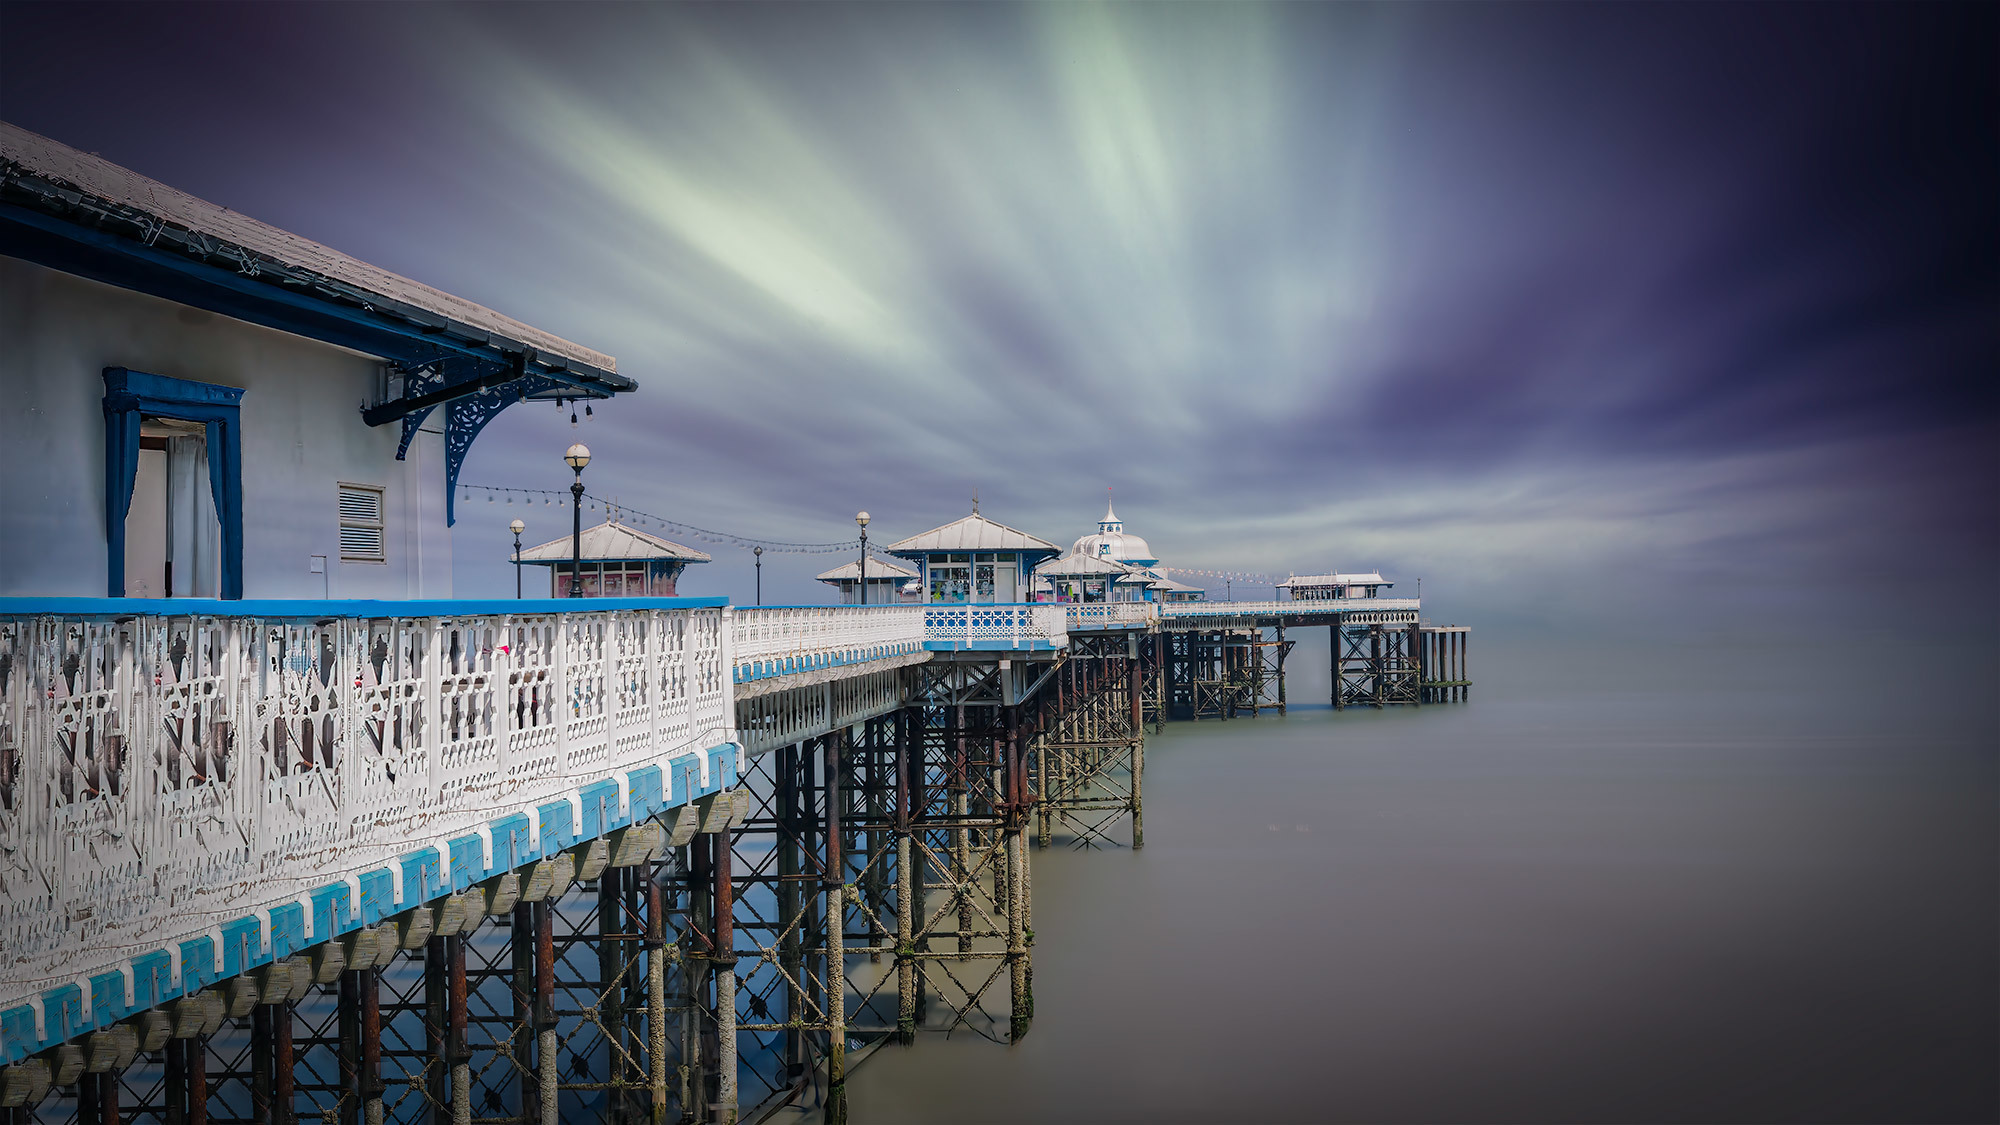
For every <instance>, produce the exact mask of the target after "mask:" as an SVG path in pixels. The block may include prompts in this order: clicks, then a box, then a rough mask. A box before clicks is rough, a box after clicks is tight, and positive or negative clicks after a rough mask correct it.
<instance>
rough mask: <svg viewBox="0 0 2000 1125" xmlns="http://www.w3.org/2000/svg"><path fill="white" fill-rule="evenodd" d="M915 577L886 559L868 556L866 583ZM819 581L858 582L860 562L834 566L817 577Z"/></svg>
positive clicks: (914, 573)
mask: <svg viewBox="0 0 2000 1125" xmlns="http://www.w3.org/2000/svg"><path fill="white" fill-rule="evenodd" d="M916 576H917V572H916V571H914V570H911V569H910V568H909V567H907V566H904V565H903V564H901V563H894V562H890V561H889V560H888V559H878V558H875V557H873V556H870V557H869V559H868V581H870V582H873V581H875V580H876V579H878V578H899V579H900V578H915V577H916ZM819 580H820V581H821V582H858V581H860V580H861V560H859V559H856V560H855V561H853V562H851V563H847V564H845V565H842V566H836V567H834V568H833V569H832V570H829V571H827V572H826V573H825V574H822V575H819Z"/></svg>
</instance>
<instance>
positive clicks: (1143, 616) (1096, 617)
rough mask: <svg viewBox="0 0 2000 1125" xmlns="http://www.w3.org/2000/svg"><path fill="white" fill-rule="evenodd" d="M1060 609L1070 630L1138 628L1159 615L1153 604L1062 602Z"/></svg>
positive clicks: (1156, 605)
mask: <svg viewBox="0 0 2000 1125" xmlns="http://www.w3.org/2000/svg"><path fill="white" fill-rule="evenodd" d="M1062 607H1063V613H1064V615H1065V617H1067V619H1068V621H1069V627H1070V628H1072V629H1131V628H1138V627H1143V626H1146V625H1151V624H1152V623H1153V622H1154V621H1156V620H1158V618H1159V615H1160V614H1159V611H1160V606H1159V605H1158V604H1156V603H1154V602H1063V603H1062Z"/></svg>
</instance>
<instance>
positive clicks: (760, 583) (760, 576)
mask: <svg viewBox="0 0 2000 1125" xmlns="http://www.w3.org/2000/svg"><path fill="white" fill-rule="evenodd" d="M750 553H751V554H753V555H755V556H757V604H758V605H763V604H764V548H762V547H752V548H750Z"/></svg>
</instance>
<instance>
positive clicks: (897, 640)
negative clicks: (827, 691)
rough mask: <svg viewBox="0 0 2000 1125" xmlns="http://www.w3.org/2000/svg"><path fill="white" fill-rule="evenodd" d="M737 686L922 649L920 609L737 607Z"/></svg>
mask: <svg viewBox="0 0 2000 1125" xmlns="http://www.w3.org/2000/svg"><path fill="white" fill-rule="evenodd" d="M730 614H731V626H730V628H731V637H732V638H733V644H732V645H731V659H732V660H733V662H734V676H735V680H736V682H737V683H739V684H742V683H749V682H751V681H754V680H765V679H771V678H773V677H777V676H787V675H794V674H797V673H800V672H811V671H816V670H818V669H821V668H833V667H839V666H841V665H846V664H864V663H867V662H869V661H874V660H884V659H888V658H890V657H896V656H905V655H908V654H910V653H916V652H922V651H924V639H925V635H924V607H923V606H920V605H819V606H735V607H733V608H731V610H730Z"/></svg>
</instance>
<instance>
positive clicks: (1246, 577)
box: [1153, 566, 1284, 586]
mask: <svg viewBox="0 0 2000 1125" xmlns="http://www.w3.org/2000/svg"><path fill="white" fill-rule="evenodd" d="M1153 569H1154V570H1158V571H1160V572H1161V573H1164V574H1186V575H1192V576H1194V577H1197V578H1227V579H1230V580H1233V581H1236V582H1251V583H1257V584H1261V585H1265V586H1275V585H1277V584H1278V583H1279V582H1282V581H1284V579H1282V578H1279V577H1278V576H1276V575H1274V574H1259V573H1257V572H1256V571H1250V570H1199V569H1197V568H1195V567H1191V566H1159V567H1154V568H1153Z"/></svg>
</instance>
